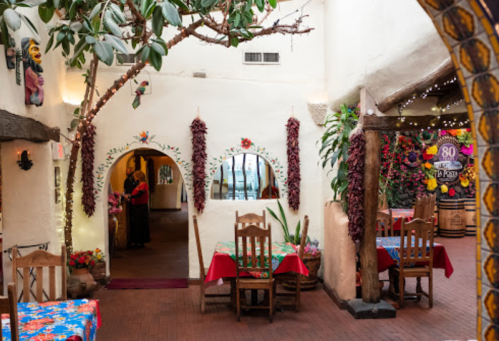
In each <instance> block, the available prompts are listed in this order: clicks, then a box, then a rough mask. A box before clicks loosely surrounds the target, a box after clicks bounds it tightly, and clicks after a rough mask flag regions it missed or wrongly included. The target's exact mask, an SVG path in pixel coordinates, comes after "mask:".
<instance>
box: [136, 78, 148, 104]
mask: <svg viewBox="0 0 499 341" xmlns="http://www.w3.org/2000/svg"><path fill="white" fill-rule="evenodd" d="M148 85H149V82H148V81H143V82H141V83H140V85H139V87H138V88H137V89H136V90H135V99H134V100H133V103H132V107H133V108H134V109H137V108H138V107H139V106H140V98H141V97H142V95H143V94H144V93H145V92H146V88H147V86H148Z"/></svg>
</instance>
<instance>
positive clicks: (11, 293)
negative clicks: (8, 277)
mask: <svg viewBox="0 0 499 341" xmlns="http://www.w3.org/2000/svg"><path fill="white" fill-rule="evenodd" d="M7 292H8V293H7V296H1V297H0V314H9V317H10V339H11V340H12V341H19V322H18V318H17V291H16V285H15V284H14V283H9V284H8V285H7ZM3 339H4V338H3V334H2V328H0V340H3Z"/></svg>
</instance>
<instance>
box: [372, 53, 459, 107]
mask: <svg viewBox="0 0 499 341" xmlns="http://www.w3.org/2000/svg"><path fill="white" fill-rule="evenodd" d="M455 72H456V69H455V67H454V64H453V63H452V60H451V59H450V58H449V59H448V60H447V61H446V62H445V64H444V65H442V66H441V67H439V68H438V69H437V70H435V71H434V72H432V73H430V74H429V75H427V76H426V77H423V78H421V79H419V80H418V81H416V82H414V83H412V84H409V85H408V86H406V87H404V88H402V89H400V90H397V91H396V92H394V93H393V94H391V95H390V96H388V97H386V98H385V99H384V100H382V101H381V102H379V103H378V110H379V111H381V112H387V111H388V110H390V109H391V108H393V107H395V106H396V105H397V104H398V103H400V102H402V101H404V100H405V99H408V98H412V97H413V96H419V95H420V94H422V93H423V92H425V91H426V89H427V88H428V87H431V86H432V85H434V84H442V83H443V82H445V81H446V80H449V79H450V78H451V77H452V75H453V74H455Z"/></svg>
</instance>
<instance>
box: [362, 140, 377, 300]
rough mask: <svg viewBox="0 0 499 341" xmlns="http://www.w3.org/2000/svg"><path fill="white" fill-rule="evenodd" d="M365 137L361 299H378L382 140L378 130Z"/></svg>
mask: <svg viewBox="0 0 499 341" xmlns="http://www.w3.org/2000/svg"><path fill="white" fill-rule="evenodd" d="M365 137H366V164H365V172H364V221H365V231H364V238H363V239H362V241H361V242H360V263H361V271H362V300H363V301H364V302H366V303H378V302H379V301H380V290H379V274H378V254H377V250H376V214H377V211H378V191H379V188H378V187H379V172H380V149H381V140H380V138H379V132H377V131H372V130H368V131H366V132H365Z"/></svg>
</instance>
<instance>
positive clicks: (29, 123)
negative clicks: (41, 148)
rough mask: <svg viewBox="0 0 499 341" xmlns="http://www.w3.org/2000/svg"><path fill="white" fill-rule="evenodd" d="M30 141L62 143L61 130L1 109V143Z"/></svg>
mask: <svg viewBox="0 0 499 341" xmlns="http://www.w3.org/2000/svg"><path fill="white" fill-rule="evenodd" d="M17 139H21V140H28V141H31V142H48V141H50V140H52V141H56V142H59V141H60V129H59V128H50V127H48V126H46V125H45V124H43V123H41V122H39V121H36V120H34V119H32V118H28V117H23V116H19V115H14V114H12V113H10V112H8V111H6V110H1V109H0V141H1V142H5V141H12V140H17Z"/></svg>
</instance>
